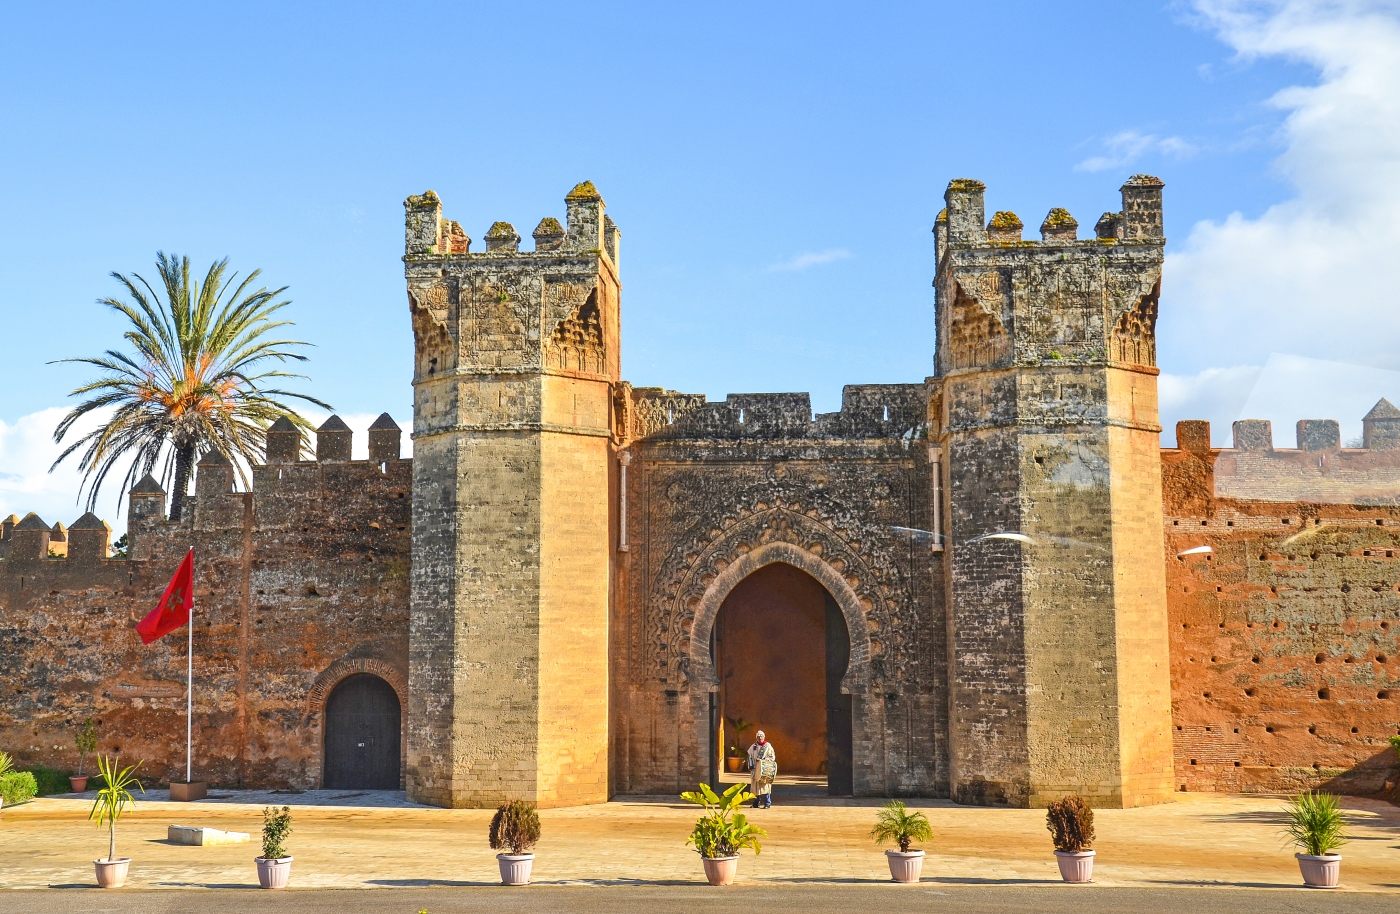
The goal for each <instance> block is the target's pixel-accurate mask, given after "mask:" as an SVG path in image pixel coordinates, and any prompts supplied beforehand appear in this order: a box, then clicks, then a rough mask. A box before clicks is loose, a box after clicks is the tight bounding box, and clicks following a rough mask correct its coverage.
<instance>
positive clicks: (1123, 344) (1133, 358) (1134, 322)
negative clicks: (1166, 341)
mask: <svg viewBox="0 0 1400 914" xmlns="http://www.w3.org/2000/svg"><path fill="white" fill-rule="evenodd" d="M1161 291H1162V280H1161V279H1160V278H1159V279H1158V280H1157V281H1156V282H1155V283H1153V284H1152V291H1151V292H1148V293H1147V294H1146V295H1143V296H1142V297H1140V298H1139V299H1138V300H1137V303H1136V304H1135V305H1133V306H1132V307H1131V308H1129V309H1128V310H1126V311H1124V312H1123V314H1122V315H1121V316H1120V317H1119V318H1118V323H1116V324H1115V325H1114V326H1113V336H1112V337H1111V339H1110V341H1109V347H1110V349H1109V358H1111V359H1112V360H1113V361H1115V362H1129V363H1131V364H1133V365H1146V366H1149V367H1152V366H1155V365H1156V364H1157V299H1158V297H1159V296H1160V294H1161Z"/></svg>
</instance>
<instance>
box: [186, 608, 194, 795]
mask: <svg viewBox="0 0 1400 914" xmlns="http://www.w3.org/2000/svg"><path fill="white" fill-rule="evenodd" d="M191 589H193V588H191ZM186 624H187V625H188V627H189V630H190V631H189V639H190V640H189V649H188V650H187V651H186V653H185V783H186V784H188V783H190V782H191V781H192V780H194V779H193V778H192V777H191V774H192V773H193V770H192V769H193V768H194V600H190V620H189V622H188V623H186Z"/></svg>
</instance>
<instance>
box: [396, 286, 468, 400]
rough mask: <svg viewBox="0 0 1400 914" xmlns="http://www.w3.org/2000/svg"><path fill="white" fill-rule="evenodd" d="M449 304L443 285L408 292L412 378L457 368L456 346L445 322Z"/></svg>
mask: <svg viewBox="0 0 1400 914" xmlns="http://www.w3.org/2000/svg"><path fill="white" fill-rule="evenodd" d="M449 303H450V302H449V297H448V288H447V286H446V285H444V284H439V283H434V284H433V285H431V286H424V287H419V288H410V289H409V292H408V306H409V314H410V315H411V317H412V320H413V338H414V343H415V345H414V350H415V358H414V362H415V364H414V368H415V377H416V378H420V379H421V378H425V377H427V376H428V375H431V374H434V373H436V372H440V371H450V370H451V369H453V368H456V367H457V343H456V341H455V340H454V339H453V338H452V332H451V325H450V322H449V321H448V313H449Z"/></svg>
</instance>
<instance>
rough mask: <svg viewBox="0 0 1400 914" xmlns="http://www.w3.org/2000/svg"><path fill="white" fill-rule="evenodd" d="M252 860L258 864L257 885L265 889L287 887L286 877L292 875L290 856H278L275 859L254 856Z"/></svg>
mask: <svg viewBox="0 0 1400 914" xmlns="http://www.w3.org/2000/svg"><path fill="white" fill-rule="evenodd" d="M253 862H254V863H256V864H257V865H258V885H260V886H262V887H263V888H265V889H285V888H286V887H287V877H289V876H291V875H292V858H291V857H278V858H277V859H275V860H269V859H267V858H266V857H254V858H253Z"/></svg>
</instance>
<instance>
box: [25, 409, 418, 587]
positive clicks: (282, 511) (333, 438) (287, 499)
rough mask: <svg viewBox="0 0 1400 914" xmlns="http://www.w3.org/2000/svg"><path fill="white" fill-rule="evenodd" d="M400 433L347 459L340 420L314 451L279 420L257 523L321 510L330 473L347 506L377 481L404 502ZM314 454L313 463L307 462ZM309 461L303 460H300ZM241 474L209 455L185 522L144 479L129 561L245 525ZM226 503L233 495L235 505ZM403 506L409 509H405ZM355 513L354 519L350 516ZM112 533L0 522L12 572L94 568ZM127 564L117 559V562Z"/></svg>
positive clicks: (133, 501)
mask: <svg viewBox="0 0 1400 914" xmlns="http://www.w3.org/2000/svg"><path fill="white" fill-rule="evenodd" d="M402 434H403V433H402V430H401V429H400V428H399V426H398V424H397V423H395V422H394V420H393V418H392V417H390V415H389V414H388V413H383V414H381V415H380V416H379V418H378V419H376V420H375V421H374V423H373V424H372V425H371V426H370V429H369V459H367V460H352V459H350V454H351V449H352V444H353V435H354V433H353V432H352V431H351V429H350V428H349V426H347V425H346V424H345V422H344V420H342V419H341V418H340V417H339V416H331V417H330V418H329V419H327V420H326V421H325V422H324V423H323V424H322V425H321V427H320V428H319V429H318V430H317V433H316V442H315V448H314V450H313V449H311V448H307V447H305V446H304V444H303V442H302V440H301V432H300V431H299V430H298V429H297V427H296V426H295V425H293V424H292V423H291V422H289V421H288V420H286V419H285V418H284V419H278V420H277V422H275V423H273V425H272V426H270V427H269V428H268V431H267V447H266V451H267V460H266V462H265V463H263V464H261V465H256V466H254V467H253V468H252V490H253V493H254V494H255V495H256V497H257V499H258V501H259V505H260V507H259V523H260V524H274V525H275V524H277V523H281V522H284V521H285V520H286V519H287V518H295V517H301V516H304V515H306V514H308V513H312V512H315V511H318V510H321V509H322V507H323V506H322V505H321V504H319V502H321V501H322V500H324V499H325V497H326V496H325V492H324V489H325V482H324V479H323V478H322V477H324V473H325V471H327V470H331V471H333V472H334V474H335V481H334V483H333V486H332V487H333V490H334V491H335V492H336V493H338V494H339V496H340V497H341V498H342V500H343V501H345V502H346V503H347V507H348V503H349V502H351V501H354V500H356V499H362V498H365V497H368V496H367V492H368V489H367V488H366V484H367V483H369V482H370V481H371V480H379V481H380V483H379V485H380V487H381V488H384V490H385V492H386V493H387V495H386V496H385V497H388V498H390V499H393V500H406V499H407V495H408V490H409V486H410V484H411V480H412V469H411V467H412V461H411V460H404V459H401V457H400V446H401V438H402ZM312 454H314V455H315V456H314V457H311V456H310V455H312ZM303 457H305V459H303ZM236 475H237V471H236V470H235V468H234V466H233V464H232V463H230V462H229V460H228V458H227V457H225V456H223V455H222V454H220V453H219V452H217V451H209V452H206V453H205V454H204V455H202V456H201V457H200V458H199V462H198V464H197V465H196V468H195V475H194V489H195V494H194V495H193V496H192V497H190V498H189V499H187V501H186V505H187V513H186V515H185V519H184V520H183V521H179V522H172V521H169V520H167V519H166V498H167V494H168V493H167V492H166V491H165V489H164V488H163V487H162V486H161V485H160V483H159V482H157V481H156V479H155V478H154V477H153V476H151V475H150V474H147V475H146V476H145V477H143V478H142V479H141V480H140V481H139V482H138V483H137V484H136V485H134V486H133V487H132V488H131V491H130V492H129V493H127V498H128V510H127V537H128V540H129V550H130V552H129V554H130V556H131V557H132V558H137V559H141V558H145V557H147V556H148V555H149V554H150V552H151V543H152V541H153V539H159V538H161V537H167V536H172V535H175V536H178V535H182V533H181V531H183V532H184V534H188V533H190V532H194V531H211V530H227V529H232V528H234V527H236V526H237V525H238V524H239V523H241V518H242V515H243V503H242V499H243V498H244V497H245V494H246V493H238V492H236V491H235V490H234V481H235V477H236ZM229 496H232V497H231V498H230V497H229ZM405 503H406V502H405ZM350 513H353V511H351V512H350ZM111 534H112V528H111V527H110V526H109V525H108V524H107V522H106V521H103V520H102V519H101V518H99V517H98V516H97V515H96V514H93V513H92V512H88V513H86V514H84V515H83V516H82V517H80V518H78V519H77V520H76V521H74V522H73V524H72V525H71V526H68V527H65V526H64V525H63V524H62V523H61V522H59V523H55V524H53V525H52V526H50V525H49V524H47V523H46V522H45V521H44V520H43V519H42V518H40V517H39V516H38V515H37V514H34V513H32V512H31V513H30V514H27V515H25V517H24V519H23V520H21V519H19V518H18V517H16V516H14V515H11V516H10V517H8V518H6V519H5V520H4V521H3V522H0V560H4V561H6V562H7V563H10V566H11V567H12V568H13V567H15V566H17V565H20V564H25V565H30V564H37V563H40V562H44V563H50V564H53V563H62V562H64V561H65V560H66V561H67V562H68V563H79V564H94V563H97V562H100V561H103V560H108V559H111V558H112V549H111V541H112V536H111ZM121 558H125V557H124V556H123V557H118V560H120V559H121Z"/></svg>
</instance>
